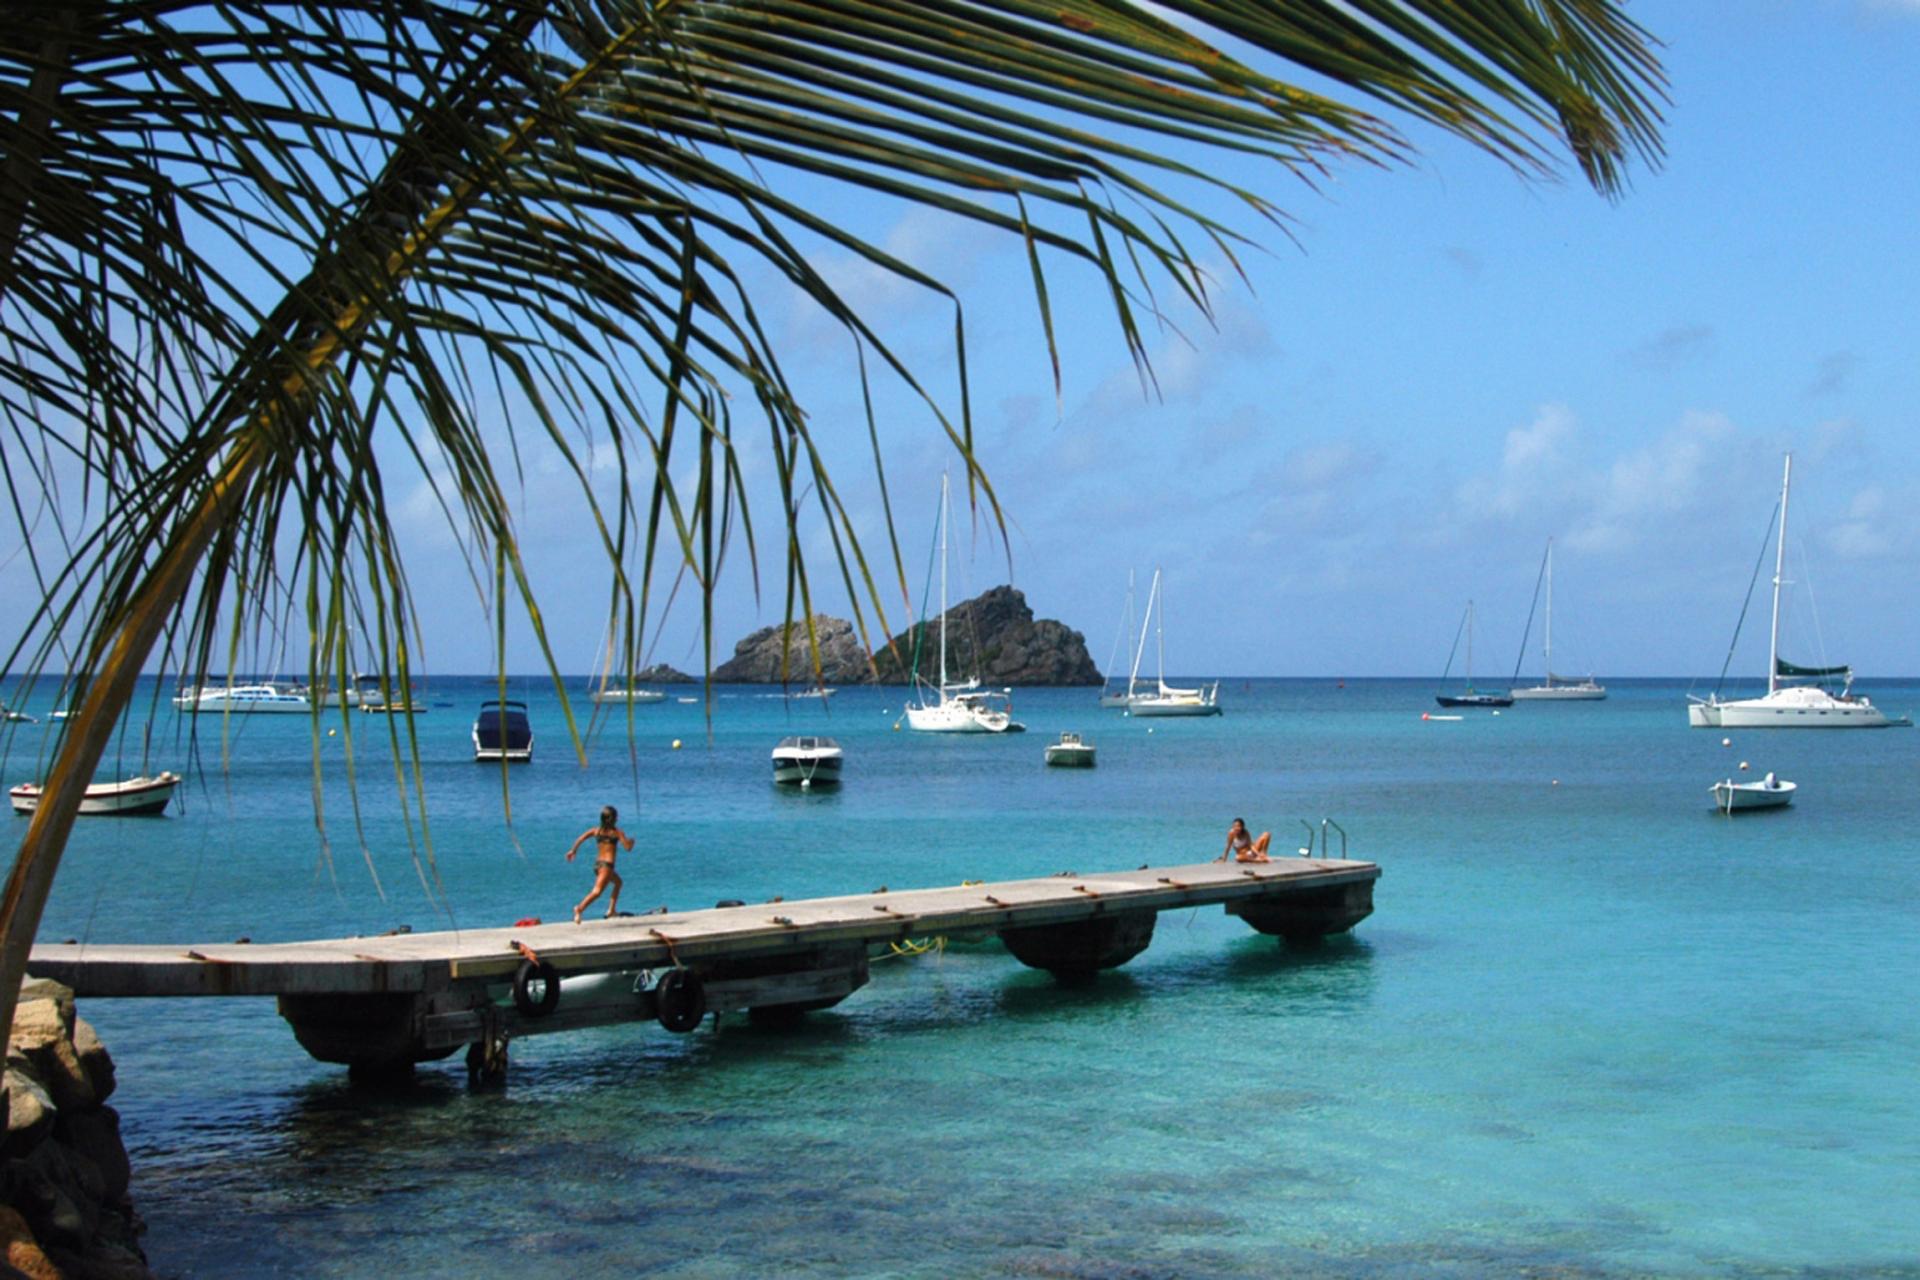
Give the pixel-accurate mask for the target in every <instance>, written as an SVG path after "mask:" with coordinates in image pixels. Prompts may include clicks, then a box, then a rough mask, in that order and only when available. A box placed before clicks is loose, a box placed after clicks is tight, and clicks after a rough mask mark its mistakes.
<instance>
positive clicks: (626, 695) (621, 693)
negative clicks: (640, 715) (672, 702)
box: [587, 689, 667, 707]
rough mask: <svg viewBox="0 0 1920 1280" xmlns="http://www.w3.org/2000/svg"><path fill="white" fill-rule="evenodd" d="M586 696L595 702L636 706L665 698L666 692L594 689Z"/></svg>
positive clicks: (662, 700)
mask: <svg viewBox="0 0 1920 1280" xmlns="http://www.w3.org/2000/svg"><path fill="white" fill-rule="evenodd" d="M587 696H588V697H589V698H591V699H592V700H593V701H595V702H625V703H629V704H631V705H633V706H636V707H639V706H645V705H646V704H648V703H652V702H665V701H666V700H667V695H666V694H664V693H661V692H659V691H658V690H655V689H595V690H594V691H593V692H592V693H590V694H588V695H587Z"/></svg>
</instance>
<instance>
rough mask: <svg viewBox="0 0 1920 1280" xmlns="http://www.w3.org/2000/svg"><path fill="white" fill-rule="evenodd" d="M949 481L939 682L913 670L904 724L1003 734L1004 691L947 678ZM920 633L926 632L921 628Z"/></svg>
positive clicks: (944, 499) (1007, 721)
mask: <svg viewBox="0 0 1920 1280" xmlns="http://www.w3.org/2000/svg"><path fill="white" fill-rule="evenodd" d="M948 508H949V498H948V480H947V476H946V475H945V473H942V474H941V476H940V683H939V684H938V685H934V686H930V685H928V684H927V683H926V681H924V680H922V679H921V678H920V672H919V668H918V666H917V665H916V667H915V669H914V673H913V682H914V686H915V701H914V702H913V703H912V704H911V705H909V706H908V707H907V727H908V728H909V729H917V730H919V731H920V732H921V733H1005V732H1007V731H1008V730H1009V729H1013V728H1017V727H1024V726H1016V725H1015V724H1014V720H1013V715H1012V712H1011V709H1010V706H1009V701H1008V698H1007V695H1006V694H1005V693H992V692H989V691H986V690H983V689H981V688H980V681H979V679H978V678H977V677H976V678H974V679H972V680H968V681H966V682H965V683H963V684H955V683H949V682H948V680H947V518H948ZM922 634H925V632H924V630H923V631H922Z"/></svg>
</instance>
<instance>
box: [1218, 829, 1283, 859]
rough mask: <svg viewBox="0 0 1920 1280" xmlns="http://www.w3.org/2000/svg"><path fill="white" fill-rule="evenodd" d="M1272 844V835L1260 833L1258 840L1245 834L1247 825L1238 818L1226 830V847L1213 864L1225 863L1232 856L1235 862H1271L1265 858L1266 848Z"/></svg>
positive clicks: (1265, 832)
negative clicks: (1228, 856)
mask: <svg viewBox="0 0 1920 1280" xmlns="http://www.w3.org/2000/svg"><path fill="white" fill-rule="evenodd" d="M1272 843H1273V834H1272V833H1271V832H1268V831H1262V832H1261V833H1260V835H1259V838H1258V839H1255V838H1254V837H1252V836H1250V835H1248V834H1247V824H1246V823H1245V822H1244V821H1242V820H1241V819H1239V818H1235V819H1234V820H1233V825H1232V826H1230V827H1228V828H1227V847H1226V848H1225V849H1224V850H1222V851H1221V854H1220V856H1219V857H1217V858H1215V859H1214V861H1215V862H1225V861H1226V860H1227V855H1228V854H1232V855H1233V860H1234V861H1235V862H1272V861H1273V859H1272V858H1270V857H1268V856H1267V846H1268V845H1270V844H1272Z"/></svg>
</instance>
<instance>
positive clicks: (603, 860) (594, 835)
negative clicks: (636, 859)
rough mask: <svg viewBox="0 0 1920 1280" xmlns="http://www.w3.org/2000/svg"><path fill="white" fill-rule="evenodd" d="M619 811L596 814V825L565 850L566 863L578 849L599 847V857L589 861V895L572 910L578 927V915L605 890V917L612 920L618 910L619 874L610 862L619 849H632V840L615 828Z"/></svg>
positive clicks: (618, 818)
mask: <svg viewBox="0 0 1920 1280" xmlns="http://www.w3.org/2000/svg"><path fill="white" fill-rule="evenodd" d="M619 821H620V811H619V810H618V809H616V808H614V807H613V806H612V805H608V806H607V807H606V808H604V809H602V810H601V811H600V825H599V826H597V827H588V828H587V829H586V830H585V831H582V832H581V833H580V837H579V839H577V840H575V841H574V842H573V848H571V849H569V850H567V861H568V862H572V861H573V855H574V854H576V853H578V852H580V846H581V845H583V844H585V843H586V842H587V841H589V840H594V841H597V842H598V843H599V846H600V853H599V856H598V857H596V858H595V859H594V860H593V892H592V893H590V894H588V895H587V896H586V897H584V898H582V899H580V905H579V906H577V907H575V908H574V909H573V922H574V923H575V924H579V923H580V913H581V912H583V911H585V910H586V909H587V908H588V907H590V906H592V905H593V900H594V899H595V898H597V897H599V896H600V895H601V894H602V893H605V892H606V889H607V886H608V885H612V886H613V896H612V897H610V898H608V899H607V916H608V918H609V919H611V918H612V916H613V914H614V912H615V911H617V910H618V909H619V907H620V884H621V881H620V873H619V872H617V871H615V870H614V869H613V860H614V858H615V856H617V855H618V853H619V852H620V849H621V848H622V847H623V846H624V847H625V848H628V849H631V848H633V837H632V836H630V835H628V834H627V833H626V832H624V831H622V830H621V829H620V828H619V826H618V825H617V824H618V823H619Z"/></svg>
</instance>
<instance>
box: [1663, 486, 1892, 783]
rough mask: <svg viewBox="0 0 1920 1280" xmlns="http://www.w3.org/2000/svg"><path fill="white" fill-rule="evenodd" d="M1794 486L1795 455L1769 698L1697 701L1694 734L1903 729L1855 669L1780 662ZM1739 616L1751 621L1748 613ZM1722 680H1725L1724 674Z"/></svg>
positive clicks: (1778, 567)
mask: <svg viewBox="0 0 1920 1280" xmlns="http://www.w3.org/2000/svg"><path fill="white" fill-rule="evenodd" d="M1792 484H1793V455H1792V454H1788V455H1787V458H1786V465H1785V466H1784V468H1783V469H1782V471H1781V475H1780V540H1779V542H1778V543H1776V544H1775V547H1774V553H1773V625H1772V628H1771V630H1770V631H1769V638H1768V641H1767V692H1766V694H1765V695H1764V696H1762V697H1758V698H1732V699H1722V698H1721V697H1720V695H1719V693H1718V692H1717V691H1716V692H1714V693H1713V694H1710V695H1709V696H1707V697H1705V698H1694V699H1693V701H1692V705H1690V706H1689V707H1688V708H1687V723H1688V725H1690V726H1691V727H1693V728H1695V729H1884V728H1886V727H1887V726H1888V725H1891V724H1897V723H1902V722H1901V721H1896V720H1890V719H1888V718H1887V715H1886V713H1885V712H1883V711H1881V710H1880V708H1878V707H1876V706H1874V705H1873V703H1872V702H1871V701H1869V700H1868V699H1866V698H1864V697H1861V696H1859V695H1857V694H1855V693H1854V692H1853V668H1852V667H1849V666H1838V667H1804V666H1800V665H1798V664H1796V663H1792V662H1788V661H1787V660H1786V659H1784V658H1782V657H1781V656H1780V587H1781V585H1782V584H1783V583H1784V582H1785V581H1786V579H1785V576H1784V574H1785V569H1786V559H1787V495H1788V493H1789V492H1790V490H1791V488H1792ZM1763 545H1764V544H1763ZM1762 554H1764V552H1763V553H1762ZM1740 616H1741V618H1742V619H1744V618H1745V617H1746V609H1745V608H1744V607H1742V609H1741V610H1740ZM1733 639H1734V643H1735V644H1738V643H1739V641H1740V627H1739V624H1737V623H1736V624H1735V625H1734V629H1733ZM1729 652H1731V649H1729ZM1721 674H1722V676H1723V677H1724V675H1725V671H1724V670H1723V671H1722V673H1721ZM1833 678H1838V679H1840V680H1841V681H1842V683H1841V686H1840V692H1838V693H1834V692H1833V691H1832V690H1831V689H1827V688H1825V687H1823V686H1821V685H1819V684H1812V683H1801V682H1805V681H1818V680H1826V679H1833ZM1782 803H1785V802H1784V801H1783V802H1782Z"/></svg>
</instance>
